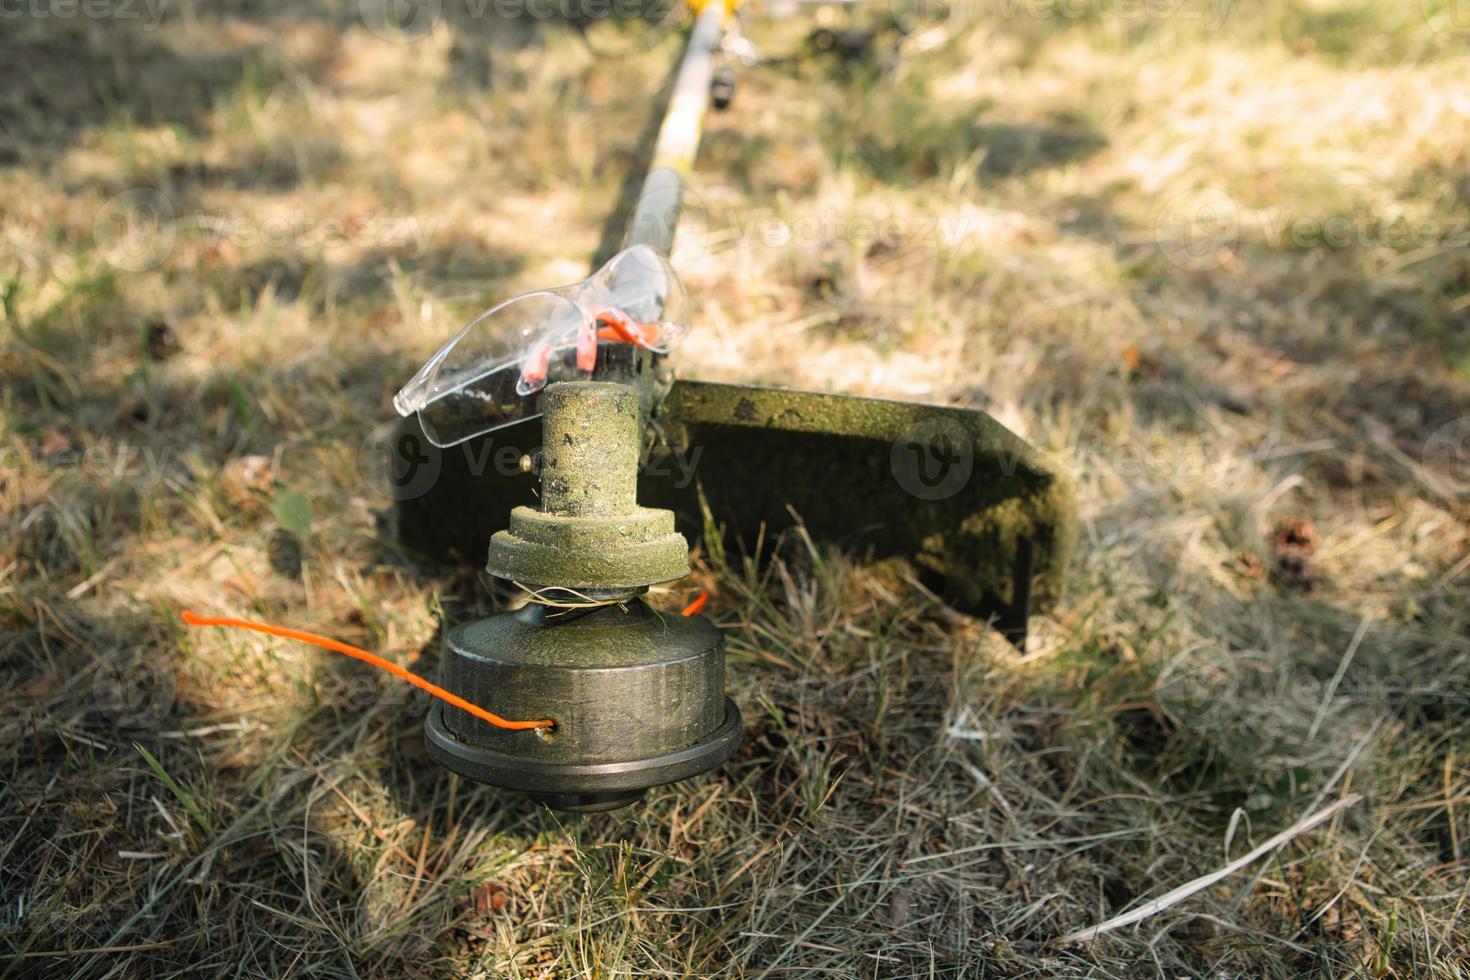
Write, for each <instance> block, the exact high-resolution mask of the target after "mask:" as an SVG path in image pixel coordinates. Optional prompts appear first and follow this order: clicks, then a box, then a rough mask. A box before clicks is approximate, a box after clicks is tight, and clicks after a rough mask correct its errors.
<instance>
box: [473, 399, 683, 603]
mask: <svg viewBox="0 0 1470 980" xmlns="http://www.w3.org/2000/svg"><path fill="white" fill-rule="evenodd" d="M542 410H543V412H544V413H545V414H544V415H543V423H542V441H543V446H542V449H541V453H540V467H539V468H540V471H541V504H540V507H538V508H533V507H528V506H522V507H517V508H515V509H514V510H512V511H511V513H510V526H509V528H507V529H506V530H504V531H498V532H497V533H496V534H495V536H494V537H492V538H491V539H490V552H489V562H488V564H487V570H488V571H489V572H490V573H491V574H492V575H496V576H498V577H500V578H504V579H511V580H513V581H516V582H520V583H521V584H523V585H527V586H529V587H532V588H540V587H547V586H554V587H557V588H562V589H576V590H577V591H579V592H583V593H587V594H590V595H596V596H601V595H606V594H610V593H616V592H624V591H626V590H636V589H642V588H646V587H648V586H650V585H654V584H656V583H658V582H668V581H671V580H673V579H677V578H683V577H684V576H685V575H688V574H689V555H688V552H689V545H688V543H687V542H686V541H685V540H684V537H683V536H682V535H680V534H679V533H678V532H677V531H676V530H674V514H673V512H672V511H668V510H656V509H653V508H648V507H640V506H638V457H639V454H640V449H641V447H642V444H643V429H644V423H643V419H642V416H641V413H640V409H639V397H638V392H637V390H636V389H634V388H633V387H631V386H629V385H626V384H617V383H613V382H599V381H576V382H563V383H561V384H554V385H552V386H551V387H549V388H547V389H546V393H545V394H544V395H543V396H542Z"/></svg>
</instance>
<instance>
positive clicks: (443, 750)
mask: <svg viewBox="0 0 1470 980" xmlns="http://www.w3.org/2000/svg"><path fill="white" fill-rule="evenodd" d="M424 733H425V735H427V736H428V747H429V757H430V758H432V759H433V760H434V761H435V762H437V763H439V764H440V765H441V766H443V767H444V768H446V769H448V770H450V771H452V772H457V773H459V774H460V775H461V776H468V777H469V778H470V779H473V780H476V781H477V782H482V783H489V784H490V785H491V786H499V787H501V788H502V789H513V790H519V791H520V792H522V793H529V794H530V795H532V796H533V797H537V798H540V799H545V800H551V799H555V798H557V797H563V796H565V797H602V798H608V799H611V798H612V797H614V796H624V795H625V794H626V798H627V802H629V803H631V802H634V801H635V800H636V799H637V796H638V795H640V794H641V793H642V791H643V790H646V789H648V788H650V787H652V786H663V785H664V784H666V783H676V782H678V781H679V780H681V779H688V778H689V777H690V776H697V775H699V774H700V773H702V772H708V771H709V770H711V769H713V768H715V767H716V766H718V765H720V764H721V763H723V762H724V761H725V760H727V759H729V758H730V757H731V756H732V755H734V754H735V750H736V749H738V748H740V742H741V732H740V709H739V708H737V707H735V702H734V701H731V700H730V699H729V698H726V699H725V720H724V722H723V723H722V724H721V725H720V727H719V728H718V729H716V730H715V732H714V734H712V735H711V736H710V737H709V738H707V739H705V740H704V741H703V742H699V743H698V744H696V745H691V746H690V747H689V748H687V749H681V750H679V751H678V752H671V753H669V754H668V755H660V756H654V757H653V758H650V759H635V760H633V761H631V762H593V763H576V762H538V761H535V760H531V759H526V758H523V757H520V756H514V755H506V754H505V753H503V752H496V751H494V750H492V749H487V748H483V747H481V746H478V745H471V744H469V743H468V742H462V741H460V740H459V739H457V738H455V737H454V735H453V734H452V733H450V731H449V729H447V728H445V727H444V707H443V705H441V704H437V703H436V704H434V705H433V706H432V707H431V708H430V709H429V717H428V720H427V721H425V722H424ZM552 805H554V804H552ZM620 805H621V804H620Z"/></svg>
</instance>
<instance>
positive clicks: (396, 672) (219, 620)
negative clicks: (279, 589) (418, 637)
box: [183, 610, 556, 731]
mask: <svg viewBox="0 0 1470 980" xmlns="http://www.w3.org/2000/svg"><path fill="white" fill-rule="evenodd" d="M183 618H184V622H185V623H187V624H188V625H190V626H234V627H236V628H238V629H242V630H254V631H255V632H257V633H266V634H269V635H270V636H280V637H284V638H286V639H288V640H300V641H301V642H302V643H310V644H311V645H312V646H316V647H321V648H322V649H323V650H332V651H334V652H336V653H345V654H346V655H347V656H349V657H353V658H356V659H357V660H361V661H362V662H363V663H365V664H371V665H372V666H374V667H377V668H378V669H380V670H386V671H387V672H388V673H390V674H392V675H393V676H394V677H397V678H399V679H400V680H405V681H408V682H409V683H410V684H412V685H413V686H414V687H416V688H418V689H419V690H421V691H426V692H428V693H429V694H431V695H433V696H434V697H436V698H438V699H439V700H440V701H443V702H444V703H446V704H452V705H454V707H456V708H460V709H462V710H464V711H468V712H469V713H470V714H472V715H474V716H475V717H476V718H478V719H480V720H481V721H484V722H488V723H490V724H492V725H494V726H495V727H496V728H506V729H509V730H510V731H525V730H526V729H530V728H554V727H555V726H556V722H555V721H553V720H552V719H550V718H542V719H540V720H538V721H508V720H507V719H505V718H502V717H500V716H499V715H497V714H494V713H493V712H490V711H486V710H485V709H484V708H482V707H480V706H479V705H476V704H471V703H470V702H468V701H466V700H465V699H464V698H462V697H460V696H459V695H458V694H452V693H450V692H449V691H446V690H444V688H442V687H440V686H439V685H437V684H433V683H430V682H429V681H426V680H424V679H423V678H422V677H420V676H419V675H418V674H415V673H412V672H411V671H407V670H404V669H403V668H402V667H400V666H398V665H397V664H395V663H393V662H392V661H389V660H384V659H383V658H382V657H380V656H378V655H377V654H376V653H369V652H368V651H367V650H363V649H361V648H359V647H355V646H352V645H350V644H347V643H343V642H341V641H340V640H334V639H332V638H331V637H329V636H319V635H317V634H316V633H307V632H306V631H305V630H293V629H290V628H288V627H285V626H272V625H271V624H269V623H256V622H252V621H250V620H248V619H235V618H234V617H232V616H199V615H197V614H195V613H192V612H189V611H188V610H185V611H184V614H183Z"/></svg>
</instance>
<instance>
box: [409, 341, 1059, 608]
mask: <svg viewBox="0 0 1470 980" xmlns="http://www.w3.org/2000/svg"><path fill="white" fill-rule="evenodd" d="M653 376H654V372H653V371H651V370H649V371H645V372H641V377H640V378H639V379H638V380H640V381H642V380H643V379H645V378H652V377H653ZM650 383H651V382H650ZM661 387H662V389H663V396H662V398H661V399H658V398H657V397H656V396H655V397H653V398H648V403H651V404H654V405H656V408H655V409H654V411H653V412H652V413H651V418H650V420H649V425H648V426H647V428H646V431H645V432H644V435H643V438H644V446H645V454H644V463H643V467H642V471H641V473H640V475H639V481H638V500H639V502H640V503H641V504H642V505H643V506H644V507H647V508H668V509H671V510H673V511H674V513H675V515H676V528H677V530H679V531H681V532H683V533H684V534H685V535H686V536H688V538H689V539H690V540H691V541H694V540H697V539H698V538H700V537H701V536H702V535H703V534H704V533H705V532H706V530H707V529H708V528H707V526H706V521H705V516H704V515H705V510H706V508H707V509H708V512H709V514H710V516H711V517H712V518H713V523H714V525H715V526H717V527H718V528H719V529H720V531H721V533H722V535H723V537H724V538H725V542H726V543H728V544H730V545H731V546H735V547H738V546H740V545H741V544H743V545H744V546H745V547H747V548H754V546H755V543H756V542H757V541H758V540H759V539H760V538H761V536H762V534H764V535H765V536H766V537H767V538H768V539H769V537H770V536H771V535H773V534H775V533H777V532H779V531H781V530H783V529H784V528H787V527H790V526H792V525H793V524H794V523H795V521H796V520H797V519H798V518H799V519H800V521H801V522H802V525H803V526H804V528H805V530H806V533H807V534H808V535H810V536H811V537H812V538H813V539H815V540H817V541H825V542H831V543H834V544H837V545H840V546H841V547H843V548H844V549H845V550H847V551H848V552H849V553H851V554H852V555H854V556H855V557H856V558H858V559H859V560H864V559H866V560H871V561H874V562H881V563H884V564H892V563H898V564H899V565H900V566H903V565H906V566H908V567H909V568H910V569H911V571H912V572H913V573H914V574H916V575H917V576H918V577H919V579H920V580H921V581H923V582H924V583H925V584H926V585H928V586H929V587H931V588H933V589H935V590H936V591H938V592H939V593H940V594H941V595H943V596H944V597H945V598H946V600H947V601H949V602H950V603H951V604H952V605H954V606H955V607H956V608H959V609H961V610H964V611H967V612H971V613H975V614H978V615H982V616H993V617H995V618H996V619H997V621H998V622H999V625H1000V626H1001V627H1002V628H1003V629H1005V630H1007V631H1008V632H1009V633H1010V634H1011V635H1013V636H1019V635H1020V631H1023V630H1024V624H1025V619H1026V615H1027V612H1028V611H1030V610H1044V609H1046V608H1049V607H1050V606H1052V605H1053V604H1054V603H1055V602H1056V601H1057V600H1058V599H1059V598H1060V596H1061V593H1062V587H1063V579H1064V575H1065V569H1066V565H1067V561H1068V558H1069V556H1070V555H1071V553H1072V550H1073V547H1074V545H1075V543H1076V537H1077V510H1076V503H1075V498H1074V491H1073V486H1072V482H1071V480H1070V479H1069V477H1068V476H1067V474H1066V473H1065V472H1064V471H1062V470H1061V469H1060V468H1059V467H1058V466H1057V465H1056V464H1055V463H1054V462H1053V461H1051V460H1050V459H1048V458H1047V457H1046V456H1045V455H1044V454H1042V453H1040V452H1038V451H1037V450H1036V449H1034V448H1032V447H1031V446H1029V445H1028V444H1027V443H1026V442H1025V441H1024V440H1022V439H1021V438H1020V437H1018V436H1016V435H1015V434H1014V433H1012V432H1011V431H1010V430H1008V429H1006V428H1005V427H1004V426H1003V425H1001V424H1000V423H999V422H997V421H996V420H995V419H993V418H991V417H990V416H989V415H987V414H985V413H984V412H979V411H974V410H969V409H960V408H948V407H940V406H930V405H916V404H911V403H906V402H894V401H885V400H881V399H873V398H857V397H853V396H848V395H836V394H823V393H816V392H806V391H791V390H786V389H780V388H764V387H751V386H744V385H725V384H711V383H706V382H699V381H683V380H679V381H675V382H673V384H672V386H661ZM643 395H644V396H645V397H647V395H648V393H647V392H646V391H645V392H643ZM407 425H408V427H407V428H405V429H404V430H403V431H402V433H401V434H400V437H399V438H398V439H397V440H396V441H395V443H394V445H393V446H391V447H389V448H390V449H391V451H392V452H393V453H394V455H395V457H396V458H395V459H394V460H393V461H392V462H393V468H394V470H395V472H399V473H402V474H404V480H403V483H404V489H403V490H401V491H397V492H395V495H396V496H397V497H398V498H399V499H398V503H397V506H396V508H395V513H394V527H393V529H392V530H393V531H395V532H396V534H397V536H398V537H399V538H400V540H402V541H404V542H405V543H406V544H408V545H410V546H411V547H414V548H416V549H418V550H420V551H421V552H423V553H425V554H427V555H429V556H433V557H436V558H440V559H450V560H459V561H463V562H473V563H479V562H481V561H483V560H484V557H485V543H486V542H487V541H488V540H489V538H490V535H491V534H492V533H493V532H495V531H498V530H500V529H501V528H504V527H506V524H507V521H508V519H509V517H510V512H511V510H512V508H513V507H516V506H534V505H535V504H536V502H537V501H536V496H535V480H534V478H533V477H531V476H529V475H524V474H521V473H519V472H518V471H515V470H514V469H513V468H507V467H505V466H503V465H498V464H497V462H496V461H497V460H502V461H503V460H507V459H511V460H513V459H514V458H516V457H518V456H519V455H520V454H523V453H534V452H535V451H537V450H538V449H539V448H540V446H541V431H540V422H539V420H538V421H535V422H527V423H522V424H519V425H517V426H513V427H510V428H507V429H504V430H501V431H500V432H496V433H493V434H492V435H491V436H487V437H483V438H481V439H479V440H475V441H473V442H471V443H467V444H465V445H463V446H458V447H455V448H453V449H448V450H438V449H435V448H434V447H433V446H430V445H428V444H427V443H426V442H425V441H424V440H423V439H422V436H421V435H419V434H418V433H417V431H416V428H414V423H413V421H412V420H409V421H408V423H407ZM409 477H411V479H410V478H409Z"/></svg>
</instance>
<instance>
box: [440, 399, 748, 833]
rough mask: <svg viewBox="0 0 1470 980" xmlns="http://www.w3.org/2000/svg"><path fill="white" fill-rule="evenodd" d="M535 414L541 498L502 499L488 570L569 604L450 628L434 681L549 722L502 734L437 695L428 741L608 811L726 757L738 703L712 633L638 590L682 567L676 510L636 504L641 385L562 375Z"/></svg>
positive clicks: (463, 762) (501, 780)
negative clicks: (505, 511) (507, 521)
mask: <svg viewBox="0 0 1470 980" xmlns="http://www.w3.org/2000/svg"><path fill="white" fill-rule="evenodd" d="M543 411H544V415H543V422H542V438H543V442H544V446H543V450H542V461H541V502H542V506H541V508H540V509H539V510H536V509H532V508H529V507H518V508H516V510H515V511H513V512H512V514H511V526H510V529H509V530H508V531H503V532H501V533H499V534H496V535H495V536H494V537H493V538H492V539H491V545H490V564H489V570H490V571H491V573H492V574H495V575H497V576H499V577H502V578H510V579H513V580H515V581H517V582H520V583H521V584H522V585H524V586H526V587H527V588H529V589H532V590H534V591H535V592H536V593H538V598H539V599H551V600H552V601H553V602H554V603H556V602H560V601H562V600H565V601H569V602H572V603H573V604H574V605H572V606H566V605H560V604H547V603H546V602H533V603H531V604H529V605H527V606H525V607H524V608H522V609H521V610H519V611H517V612H510V613H501V614H499V615H496V616H491V617H489V618H488V619H482V620H479V621H477V622H473V623H468V624H465V625H461V626H456V627H454V628H452V629H451V630H450V631H449V634H448V646H447V649H446V652H445V664H444V681H445V686H446V687H448V688H449V689H450V690H452V691H454V692H455V693H457V694H459V695H461V696H462V697H464V698H466V699H468V700H469V701H471V702H473V703H475V704H478V705H480V706H481V707H484V708H486V709H488V710H490V711H492V712H495V713H497V714H503V715H506V716H511V717H523V716H526V715H527V713H530V714H533V715H535V716H536V717H550V718H553V719H555V721H556V727H555V728H554V729H551V730H550V731H549V732H548V731H546V730H528V731H507V730H504V729H500V728H495V727H492V726H490V725H488V724H486V723H485V722H482V721H480V720H478V719H476V718H474V717H473V716H471V715H469V714H468V713H466V712H464V711H461V710H459V709H457V708H453V707H448V706H445V705H439V704H436V705H435V706H434V708H433V710H432V712H431V713H430V715H429V720H428V724H427V731H428V739H429V749H430V753H431V755H433V757H434V758H435V759H436V760H437V761H438V762H439V763H440V764H441V765H443V766H445V767H447V768H449V769H452V770H454V771H455V772H458V773H461V774H463V775H465V776H468V777H470V778H471V779H476V780H479V781H481V782H487V783H491V784H493V785H496V786H503V787H506V788H509V789H517V790H521V791H523V792H526V793H528V794H530V795H531V796H532V797H533V798H535V799H537V800H539V801H541V802H543V803H546V804H547V805H549V806H553V807H556V808H557V809H563V810H580V811H592V810H610V809H614V808H616V807H620V806H625V805H627V804H629V803H633V802H636V801H637V800H638V799H639V798H641V797H642V795H643V793H644V791H645V790H647V789H648V788H649V787H650V786H658V785H661V784H663V783H670V782H674V781H676V780H680V779H684V778H686V777H688V776H693V775H695V774H697V773H701V772H704V771H706V770H709V769H713V768H714V767H715V766H718V765H719V764H720V763H722V762H724V761H725V760H726V759H728V758H729V757H730V755H731V754H732V753H733V752H734V751H735V750H736V748H738V747H739V745H740V712H739V711H738V710H737V709H736V707H735V705H734V703H733V702H731V701H730V700H728V699H727V698H726V697H725V695H724V690H725V641H724V637H723V636H722V635H721V634H720V631H719V630H717V629H716V628H715V627H714V626H713V625H711V624H710V623H709V622H708V621H707V620H705V619H704V618H702V617H698V616H693V617H686V616H677V615H669V614H666V613H659V612H656V611H655V610H653V609H651V608H649V607H648V606H647V605H646V604H645V602H644V601H643V595H642V594H643V592H645V591H646V590H647V587H648V586H649V585H652V584H655V583H657V582H663V581H668V580H670V579H673V578H680V577H682V576H683V575H685V574H687V573H688V568H689V566H688V551H687V545H686V544H685V542H684V539H683V537H682V536H680V535H679V534H678V533H676V532H675V531H674V529H673V527H674V516H673V514H672V513H671V512H669V511H664V510H651V509H649V508H644V507H639V506H638V503H637V499H636V490H637V468H638V455H639V449H640V444H641V440H642V434H643V423H642V419H641V416H640V411H639V402H638V397H637V394H636V393H635V391H634V390H633V389H632V388H630V387H628V386H625V385H618V384H608V383H602V382H591V381H575V382H563V383H561V384H557V385H552V386H551V387H549V388H548V389H547V390H546V393H545V396H544V405H543ZM571 590H574V592H575V594H574V592H573V591H571ZM589 598H590V599H591V600H592V601H594V602H601V603H602V604H600V605H590V606H589V605H587V604H586V603H587V601H588V599H589Z"/></svg>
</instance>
